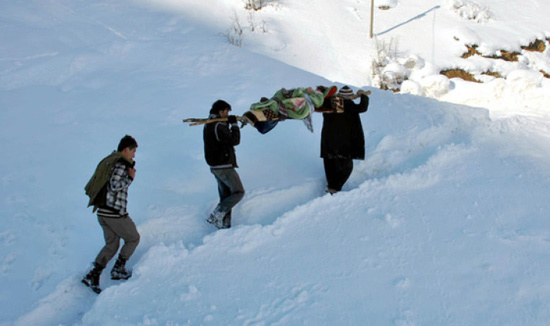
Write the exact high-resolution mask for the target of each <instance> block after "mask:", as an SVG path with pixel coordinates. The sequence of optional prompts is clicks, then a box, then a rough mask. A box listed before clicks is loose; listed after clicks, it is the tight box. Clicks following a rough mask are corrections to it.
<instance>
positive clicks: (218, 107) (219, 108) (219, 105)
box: [210, 100, 231, 117]
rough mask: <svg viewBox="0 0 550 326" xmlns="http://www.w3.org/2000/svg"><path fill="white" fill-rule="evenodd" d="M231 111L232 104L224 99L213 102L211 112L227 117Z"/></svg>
mask: <svg viewBox="0 0 550 326" xmlns="http://www.w3.org/2000/svg"><path fill="white" fill-rule="evenodd" d="M229 111H231V105H229V103H227V102H226V101H224V100H217V101H216V102H214V104H212V108H211V109H210V114H217V115H219V116H220V117H227V116H228V115H229Z"/></svg>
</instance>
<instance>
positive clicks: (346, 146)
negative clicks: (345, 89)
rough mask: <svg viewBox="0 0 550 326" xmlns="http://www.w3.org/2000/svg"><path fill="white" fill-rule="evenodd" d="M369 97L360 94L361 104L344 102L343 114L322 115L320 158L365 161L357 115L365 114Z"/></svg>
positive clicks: (363, 142) (362, 137)
mask: <svg viewBox="0 0 550 326" xmlns="http://www.w3.org/2000/svg"><path fill="white" fill-rule="evenodd" d="M368 107H369V97H368V96H367V95H364V94H361V102H360V103H359V104H355V103H354V102H353V101H352V100H344V113H323V130H322V131H321V157H322V158H328V159H330V158H351V159H358V160H363V159H365V135H364V133H363V125H362V124H361V118H360V117H359V113H363V112H367V109H368Z"/></svg>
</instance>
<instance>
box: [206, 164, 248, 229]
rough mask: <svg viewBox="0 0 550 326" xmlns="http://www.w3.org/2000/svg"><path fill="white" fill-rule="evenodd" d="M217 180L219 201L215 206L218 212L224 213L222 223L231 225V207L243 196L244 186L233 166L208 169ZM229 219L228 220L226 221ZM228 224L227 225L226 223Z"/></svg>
mask: <svg viewBox="0 0 550 326" xmlns="http://www.w3.org/2000/svg"><path fill="white" fill-rule="evenodd" d="M210 171H212V174H213V175H214V177H216V181H217V182H218V194H219V195H220V203H219V204H218V206H217V207H216V210H217V211H219V212H224V213H226V218H225V219H224V224H227V223H229V226H230V225H231V209H232V208H233V206H235V205H237V203H238V202H240V201H241V199H243V197H244V187H243V184H242V182H241V178H240V177H239V174H238V173H237V171H235V169H234V168H230V169H210ZM227 219H229V220H228V221H226V220H227ZM226 226H228V225H226Z"/></svg>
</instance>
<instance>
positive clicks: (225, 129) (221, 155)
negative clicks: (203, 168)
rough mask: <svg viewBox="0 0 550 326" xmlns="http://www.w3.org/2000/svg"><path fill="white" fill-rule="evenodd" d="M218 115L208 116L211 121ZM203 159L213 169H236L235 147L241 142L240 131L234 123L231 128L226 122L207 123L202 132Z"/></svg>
mask: <svg viewBox="0 0 550 326" xmlns="http://www.w3.org/2000/svg"><path fill="white" fill-rule="evenodd" d="M219 117H220V116H219V115H215V114H212V115H210V118H211V119H214V118H219ZM203 139H204V158H205V159H206V163H208V165H210V167H211V168H213V169H223V168H235V167H237V157H236V156H235V147H234V146H237V145H239V143H240V142H241V130H240V129H239V126H238V125H237V124H236V123H235V124H232V125H231V126H229V125H228V123H227V122H214V123H207V124H206V125H205V126H204V130H203Z"/></svg>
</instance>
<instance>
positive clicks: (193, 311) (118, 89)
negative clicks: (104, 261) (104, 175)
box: [0, 0, 550, 326]
mask: <svg viewBox="0 0 550 326" xmlns="http://www.w3.org/2000/svg"><path fill="white" fill-rule="evenodd" d="M212 3H213V2H211V1H208V2H207V1H200V2H197V1H189V0H177V1H176V0H139V1H138V0H134V1H118V0H110V1H104V0H99V1H93V2H89V1H65V0H48V1H35V0H32V1H24V2H21V1H15V0H5V1H3V3H2V11H0V26H1V29H2V33H0V40H1V42H0V110H1V115H0V117H1V119H0V152H1V153H2V154H3V155H2V157H3V159H2V160H0V198H1V200H2V204H1V205H0V219H1V224H0V280H1V282H2V284H3V287H2V289H1V290H0V307H1V308H0V325H365V324H367V325H398V326H401V325H547V324H548V320H550V309H549V307H550V285H549V283H548V275H549V272H550V260H549V259H548V257H549V254H550V231H549V227H550V223H549V222H548V212H550V202H549V201H548V195H549V193H550V170H549V169H548V167H549V166H550V156H549V155H548V153H550V145H549V144H550V141H549V140H550V139H549V138H550V136H549V135H550V114H549V113H550V109H549V108H548V103H550V92H549V88H550V85H549V80H548V78H546V77H544V76H543V74H542V72H541V70H542V71H544V72H546V73H550V69H549V68H548V67H550V54H549V51H550V50H549V49H548V48H549V44H548V40H547V38H548V37H550V29H549V28H548V25H547V20H546V18H547V17H546V16H547V14H548V12H550V3H548V2H547V1H544V0H533V1H529V2H528V3H526V2H524V1H517V0H508V1H488V0H453V1H435V0H422V1H421V0H415V1H402V0H392V1H387V0H385V1H375V3H376V5H377V6H388V7H389V9H388V10H381V9H378V8H376V10H375V24H374V25H375V31H374V34H375V38H374V39H372V40H371V39H369V37H368V35H369V24H370V1H360V0H342V1H339V2H338V5H336V4H335V2H334V1H330V0H317V1H315V5H312V4H311V3H309V2H303V1H283V0H280V1H278V0H272V1H265V2H264V5H265V7H264V8H262V9H261V10H259V11H246V10H245V9H244V1H242V0H225V1H221V0H220V1H215V5H212ZM236 20H237V21H238V22H239V23H240V24H241V27H242V28H243V37H242V47H236V46H233V45H230V44H228V43H227V39H228V38H227V36H231V34H230V32H229V30H230V27H231V26H233V24H234V23H235V21H236ZM252 27H254V30H252V29H253V28H252ZM535 39H540V40H542V41H543V42H544V43H545V45H546V50H544V51H543V52H529V51H527V50H524V49H522V48H521V46H526V45H528V44H529V43H531V42H533V41H534V40H535ZM473 44H475V45H478V48H477V50H478V51H479V52H480V53H481V54H483V56H481V55H476V56H473V57H469V58H466V59H463V58H461V55H462V54H463V53H464V52H466V50H467V49H466V46H465V45H473ZM502 50H506V51H515V52H518V53H519V54H520V55H519V58H518V61H516V62H509V61H504V60H502V59H491V58H489V57H490V56H492V55H495V54H498V53H501V51H502ZM382 53H383V54H382ZM373 63H377V64H378V65H379V66H378V67H376V66H375V65H373ZM452 68H462V69H465V70H467V71H468V72H470V73H472V74H473V75H474V76H475V77H477V78H478V80H483V81H484V82H483V83H473V82H465V81H462V80H461V79H457V78H452V79H449V78H447V77H445V76H442V75H440V74H439V71H441V70H444V69H452ZM487 71H493V72H498V73H499V74H500V75H501V76H502V78H496V77H493V76H488V75H483V73H484V72H487ZM377 72H378V73H381V74H379V75H377V74H376V73H377ZM380 81H385V82H386V83H387V84H388V85H393V87H395V88H397V89H399V90H400V92H398V93H394V92H392V91H383V90H380V89H378V86H379V84H378V83H379V82H380ZM332 84H335V85H338V86H343V85H350V86H351V87H352V88H353V89H354V90H358V89H360V88H361V89H365V90H370V91H372V95H371V96H370V99H371V104H370V107H369V110H368V112H367V113H365V114H362V121H363V128H364V131H365V135H366V137H365V138H366V153H367V156H366V158H365V160H364V161H355V162H354V164H355V168H354V171H353V174H352V176H351V178H350V180H349V181H348V182H347V183H346V185H345V187H344V189H343V191H342V192H340V193H337V194H336V195H334V196H330V195H328V194H326V193H325V192H324V188H325V180H324V171H323V166H322V160H321V159H320V158H319V151H320V149H319V143H320V129H321V125H322V117H321V116H320V115H318V114H316V115H314V117H313V125H314V129H315V130H314V132H313V133H310V132H309V131H308V130H307V129H306V127H305V126H304V125H303V123H302V122H300V121H286V122H284V123H280V124H279V125H278V126H277V127H276V128H275V129H274V130H272V131H271V132H269V133H268V134H265V135H262V134H259V133H258V132H257V131H256V130H255V129H253V128H251V127H250V126H246V127H244V128H243V129H242V142H241V144H240V145H239V146H238V147H237V158H238V162H239V166H240V168H239V169H238V172H239V174H240V176H241V178H242V181H243V184H244V186H245V188H246V191H247V193H246V195H245V197H244V199H243V201H242V202H241V203H239V204H238V205H237V207H236V208H235V210H234V212H233V217H234V218H233V228H231V229H229V230H215V229H214V228H213V227H212V226H211V225H210V224H208V223H206V222H205V221H204V220H205V218H206V217H207V215H208V213H209V212H210V211H211V209H213V208H214V207H215V205H216V203H217V199H218V198H217V191H216V184H215V180H214V177H213V176H212V175H211V173H210V171H209V170H208V167H207V166H206V163H205V162H204V159H203V143H202V128H201V127H189V126H187V125H185V124H183V123H182V122H181V119H183V118H187V117H205V116H206V115H207V112H208V110H209V108H210V105H211V104H212V103H213V102H214V101H216V100H217V99H225V100H226V101H228V102H229V103H231V104H232V106H233V112H234V113H235V114H241V113H243V112H244V111H246V110H247V109H248V108H249V106H250V104H251V103H254V102H256V101H258V100H259V98H260V97H262V96H271V95H272V94H273V93H274V92H275V91H277V90H278V89H279V88H281V87H286V88H292V87H304V86H316V85H332ZM125 134H130V135H132V136H134V137H135V138H136V139H137V141H138V143H139V148H138V151H137V154H136V161H137V166H136V168H137V176H136V180H135V182H134V183H133V184H132V186H131V188H130V193H129V207H128V210H129V212H130V214H131V216H132V218H133V219H134V221H135V222H136V224H137V226H138V229H139V232H140V234H141V242H140V245H139V246H138V249H137V251H136V253H135V254H134V255H133V256H132V258H131V259H130V260H129V262H128V266H130V267H132V268H133V272H134V275H133V277H132V278H130V279H129V280H127V281H112V280H110V279H109V277H108V273H103V274H104V275H102V278H101V287H102V288H103V292H102V293H101V294H100V295H99V296H98V295H96V294H95V293H93V292H92V291H90V289H88V288H86V287H85V286H83V285H82V284H81V283H80V279H81V278H82V276H83V275H84V274H85V272H86V270H87V268H88V267H89V264H90V262H91V261H93V259H94V257H95V255H96V254H97V252H98V251H99V249H100V248H101V247H102V244H103V239H102V234H101V229H100V227H99V226H98V225H97V220H96V217H95V216H94V214H93V213H92V212H91V209H89V208H86V204H87V198H86V196H85V195H84V190H83V187H84V185H85V184H86V182H87V181H88V178H89V177H90V176H91V174H92V173H93V170H94V169H95V167H96V165H97V163H98V162H99V160H100V159H101V158H103V157H104V156H106V155H107V154H109V153H110V152H111V151H112V150H113V149H115V147H116V145H117V144H118V141H119V140H120V138H122V136H124V135H125ZM113 263H114V262H111V263H110V265H109V266H108V267H107V270H109V269H110V268H111V266H112V264H113Z"/></svg>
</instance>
